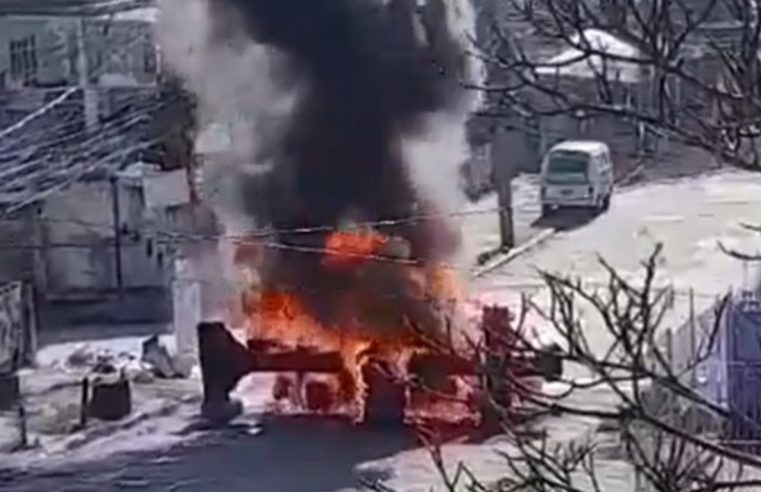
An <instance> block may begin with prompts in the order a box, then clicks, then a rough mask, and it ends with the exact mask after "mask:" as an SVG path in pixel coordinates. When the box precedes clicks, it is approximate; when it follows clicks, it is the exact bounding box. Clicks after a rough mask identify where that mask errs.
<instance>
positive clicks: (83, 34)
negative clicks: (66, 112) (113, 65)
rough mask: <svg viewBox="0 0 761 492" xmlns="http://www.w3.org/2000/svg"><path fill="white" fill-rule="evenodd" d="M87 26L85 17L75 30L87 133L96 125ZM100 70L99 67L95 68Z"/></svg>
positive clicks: (96, 111) (94, 91)
mask: <svg viewBox="0 0 761 492" xmlns="http://www.w3.org/2000/svg"><path fill="white" fill-rule="evenodd" d="M87 46H88V43H87V26H86V20H85V17H80V18H79V20H78V29H77V51H78V52H79V53H78V57H77V71H78V72H79V86H80V87H81V88H82V99H83V103H84V116H85V127H86V129H87V133H91V132H93V131H94V130H95V128H96V126H97V124H98V92H97V89H95V88H93V87H92V85H91V84H90V64H89V63H88V60H87ZM96 68H100V67H96Z"/></svg>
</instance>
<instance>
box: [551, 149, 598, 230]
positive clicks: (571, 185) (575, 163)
mask: <svg viewBox="0 0 761 492" xmlns="http://www.w3.org/2000/svg"><path fill="white" fill-rule="evenodd" d="M541 187H542V188H541V202H542V215H546V214H547V213H549V212H550V211H551V210H553V209H556V208H561V207H589V208H594V209H597V210H604V209H607V208H608V206H610V196H611V194H612V193H613V162H612V161H611V158H610V149H609V148H608V145H607V144H605V143H603V142H592V141H580V140H568V141H565V142H561V143H559V144H556V145H555V146H554V147H552V148H551V149H550V150H549V151H548V152H547V154H546V155H545V156H544V159H543V160H542V170H541Z"/></svg>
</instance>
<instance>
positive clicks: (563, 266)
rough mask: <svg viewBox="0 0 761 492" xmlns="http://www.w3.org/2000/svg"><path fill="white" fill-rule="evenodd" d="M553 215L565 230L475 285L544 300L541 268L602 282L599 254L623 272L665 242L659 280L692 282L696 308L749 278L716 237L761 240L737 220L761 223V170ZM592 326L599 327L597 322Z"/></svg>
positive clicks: (651, 187)
mask: <svg viewBox="0 0 761 492" xmlns="http://www.w3.org/2000/svg"><path fill="white" fill-rule="evenodd" d="M552 220H554V221H555V222H556V224H557V225H560V224H564V225H565V226H566V230H565V231H561V232H559V233H558V234H557V235H556V236H554V237H553V238H552V239H550V240H548V241H547V242H545V243H543V244H542V245H541V246H539V247H538V248H537V249H536V250H534V251H532V252H531V253H530V254H527V255H524V256H522V257H519V258H518V259H516V260H515V261H513V262H511V263H510V264H508V265H505V266H504V267H502V268H500V269H499V270H497V271H495V272H493V273H491V274H490V275H487V276H486V277H484V278H481V279H479V280H477V281H476V282H475V286H476V287H477V288H478V289H479V290H481V291H488V290H494V291H496V292H500V291H505V290H506V289H508V290H509V291H511V292H515V291H518V290H520V291H524V292H527V293H530V294H536V295H538V297H537V299H538V302H540V303H541V302H543V301H546V295H545V294H546V292H545V291H544V290H543V289H542V288H541V286H542V284H541V282H540V280H539V275H538V270H539V269H541V270H545V271H551V272H556V273H562V274H566V275H569V276H573V277H577V278H580V279H583V280H584V281H587V282H590V283H595V282H601V281H603V280H604V279H605V272H604V270H603V269H602V268H601V266H600V263H599V257H602V258H604V259H605V260H606V261H607V262H608V263H609V264H610V265H612V266H613V267H615V268H616V269H618V270H619V271H620V272H622V273H624V274H629V275H636V274H637V273H638V272H641V261H642V260H644V259H646V258H647V257H648V256H649V255H650V254H651V253H652V251H653V249H654V247H655V244H656V243H663V244H664V249H663V254H662V261H661V264H660V268H659V270H660V275H661V281H662V282H664V283H670V284H673V285H674V286H675V287H677V289H679V290H680V292H683V293H684V292H686V291H687V289H690V288H693V289H695V292H696V307H697V308H698V310H701V309H705V308H707V307H708V306H709V305H711V303H712V302H713V300H714V298H715V296H716V295H718V294H722V293H724V292H726V289H728V288H729V287H732V286H734V287H739V286H742V285H743V283H747V284H750V282H751V281H752V280H753V270H754V269H753V268H751V267H746V266H744V265H743V264H742V263H741V262H739V261H737V260H735V259H732V258H730V257H728V256H727V255H725V254H724V253H722V252H721V251H720V249H719V242H721V243H722V244H724V245H726V246H729V247H735V248H740V249H743V250H746V251H750V252H755V251H757V250H759V248H760V247H761V235H759V234H755V233H753V232H750V231H748V230H747V229H744V228H743V227H741V223H751V224H754V223H755V224H761V175H759V174H755V173H744V172H726V173H721V174H715V175H705V176H701V177H697V178H691V179H684V180H681V181H674V182H669V183H656V184H645V185H641V186H638V187H632V188H627V189H624V190H622V191H621V192H619V193H618V194H617V195H616V196H615V197H614V200H613V204H612V206H611V209H610V211H608V213H606V214H603V215H601V216H598V217H592V216H589V215H585V214H567V215H566V216H565V217H562V216H561V217H555V218H553V219H552ZM687 307H688V304H687V302H686V297H685V296H682V297H678V298H677V301H676V305H675V310H674V312H673V313H672V315H671V317H670V318H669V319H667V321H668V322H670V323H677V322H679V321H681V320H683V319H684V318H685V317H686V313H687ZM680 318H681V319H680ZM589 329H590V330H595V329H596V326H595V325H594V323H592V324H590V326H589ZM598 335H599V336H598ZM590 337H591V339H592V341H593V342H594V343H595V344H596V348H598V349H601V350H602V349H603V348H604V347H606V343H607V340H606V338H605V337H604V336H603V335H602V334H601V333H600V334H596V333H594V332H592V333H591V335H590Z"/></svg>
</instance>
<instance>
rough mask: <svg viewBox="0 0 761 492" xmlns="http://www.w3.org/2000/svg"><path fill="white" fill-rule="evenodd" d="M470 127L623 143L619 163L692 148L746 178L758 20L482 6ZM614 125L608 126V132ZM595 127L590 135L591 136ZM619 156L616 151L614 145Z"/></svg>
mask: <svg viewBox="0 0 761 492" xmlns="http://www.w3.org/2000/svg"><path fill="white" fill-rule="evenodd" d="M479 4H480V5H482V12H483V15H482V16H481V28H480V29H479V33H478V35H477V39H475V40H474V49H473V55H474V56H477V57H478V58H480V59H481V60H483V61H484V63H485V64H486V66H487V68H488V70H487V72H488V76H487V79H486V82H485V83H483V84H470V87H471V88H473V89H475V90H479V91H483V92H484V93H485V94H486V100H487V103H486V105H485V108H484V110H483V112H482V113H481V116H486V117H490V118H495V119H497V120H498V121H500V122H501V123H503V124H506V125H507V126H508V127H511V128H521V127H525V126H526V124H527V121H528V122H531V123H532V124H533V125H535V126H537V127H538V128H540V130H539V131H540V132H541V133H542V134H543V138H545V139H549V140H550V141H551V140H552V139H553V138H554V137H555V136H556V134H557V131H558V125H559V124H560V123H558V122H559V121H560V120H562V121H563V122H564V123H563V124H564V125H565V126H567V125H568V124H569V122H573V124H574V125H575V126H576V131H577V132H578V133H582V134H583V133H587V134H592V135H595V134H596V133H598V132H597V131H596V130H595V128H597V129H600V128H606V129H611V128H615V132H616V133H617V134H618V135H620V134H622V133H627V132H628V133H629V134H630V135H631V136H632V137H634V138H632V141H633V143H632V145H631V148H627V149H623V151H624V152H627V153H630V154H632V155H636V157H637V158H647V157H648V156H649V155H652V154H653V153H654V152H657V151H658V149H660V148H662V147H663V146H661V145H660V144H663V143H664V142H669V143H670V144H675V145H677V147H676V149H677V150H676V151H677V152H679V151H680V150H681V149H685V148H688V149H690V148H692V149H700V150H702V151H705V152H706V153H708V154H709V156H708V157H709V158H710V157H712V158H714V159H715V160H717V161H719V162H729V163H730V164H733V165H737V166H741V167H744V168H750V169H757V168H758V167H759V165H761V162H759V138H758V137H759V129H761V126H759V117H760V116H761V98H760V97H759V96H760V90H761V72H760V71H759V61H760V60H759V48H760V46H759V43H761V16H759V15H758V2H756V1H753V0H676V1H663V0H579V1H576V0H484V1H482V2H479ZM611 122H613V124H611ZM596 124H597V125H599V126H597V127H595V125H596ZM618 147H619V150H622V149H620V147H621V146H618Z"/></svg>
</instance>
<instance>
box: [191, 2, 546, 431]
mask: <svg viewBox="0 0 761 492" xmlns="http://www.w3.org/2000/svg"><path fill="white" fill-rule="evenodd" d="M455 1H456V0H427V1H426V2H424V3H423V4H422V5H419V3H420V2H417V1H414V0H387V1H386V0H214V1H210V2H209V16H210V18H212V25H213V26H214V28H213V29H212V31H213V32H212V34H211V37H212V38H213V42H215V43H228V44H229V45H230V46H238V45H240V44H241V41H240V38H241V33H242V35H243V37H244V38H245V40H246V42H249V43H251V44H254V45H257V46H260V47H264V49H265V50H266V52H267V53H268V54H270V55H271V61H272V63H271V66H272V67H275V68H274V69H273V71H272V78H273V79H274V80H275V81H276V82H278V83H277V84H275V85H276V86H278V87H282V90H284V91H291V92H292V94H293V98H292V101H293V104H292V105H291V106H289V113H288V114H287V115H286V116H287V117H286V118H285V119H284V121H281V120H278V126H277V129H278V131H270V132H267V135H266V136H265V135H263V134H257V135H255V136H252V139H253V140H256V141H257V145H254V147H256V148H257V149H258V150H259V152H252V154H251V155H250V160H251V163H252V165H254V166H256V165H259V166H260V167H261V168H266V169H268V171H267V172H266V173H264V176H263V177H262V176H261V173H260V174H259V175H258V178H257V181H256V182H253V181H249V180H247V178H246V177H245V176H241V177H240V179H239V188H240V195H241V196H242V199H243V200H242V201H243V202H244V206H243V208H244V209H245V210H244V213H245V214H246V215H247V216H250V217H251V218H252V222H255V223H256V225H257V228H258V231H257V232H256V233H254V232H252V233H251V234H249V237H245V238H243V239H242V240H241V241H240V244H239V245H238V252H239V255H238V263H239V268H240V269H246V270H250V271H251V272H255V276H256V278H257V279H258V280H257V282H256V283H255V284H252V285H251V286H250V288H247V289H246V290H245V292H243V293H242V299H241V303H242V305H243V312H244V313H245V324H246V337H245V338H246V340H245V341H244V342H239V341H238V340H236V339H235V337H234V336H233V335H232V334H231V332H230V331H228V329H227V327H225V326H224V325H223V324H221V323H216V322H210V323H202V324H201V325H200V326H199V328H198V329H199V340H200V356H201V365H202V372H203V378H204V389H205V402H204V414H205V415H206V416H207V417H209V418H212V419H215V420H216V419H221V420H225V419H226V418H229V417H230V416H232V415H234V414H235V413H237V411H239V408H238V406H237V405H235V404H234V403H233V402H232V401H231V399H230V392H231V391H232V390H233V389H234V388H235V386H236V384H237V383H238V381H239V380H240V379H241V378H242V377H243V376H244V375H246V374H249V373H251V372H274V373H279V377H278V378H277V379H276V382H275V383H274V387H273V400H276V401H280V402H281V403H282V404H283V405H281V408H280V410H279V411H283V412H288V411H301V412H307V413H314V414H333V413H340V414H344V415H347V416H350V417H351V418H352V419H354V420H355V421H357V422H365V423H380V422H385V423H396V424H400V423H402V422H405V421H416V420H417V421H420V420H426V419H428V420H430V419H439V420H441V419H446V418H450V417H457V418H460V417H463V418H464V416H473V415H476V417H474V418H475V419H476V420H478V418H480V417H479V415H480V416H483V415H484V410H485V409H487V408H491V407H493V406H494V405H487V404H485V403H484V401H486V400H489V401H492V400H496V401H497V402H499V403H500V404H501V406H505V407H510V405H511V404H512V401H513V400H514V399H515V398H516V397H517V396H518V395H520V394H521V393H522V392H523V393H524V394H527V393H526V391H523V389H521V388H524V389H526V390H527V391H528V388H529V387H530V386H531V380H532V378H533V377H534V376H536V375H544V376H546V377H550V378H552V377H557V376H558V374H559V371H560V357H559V355H558V354H556V353H550V352H548V351H543V350H535V348H534V347H531V345H530V344H529V343H528V342H527V341H526V340H525V339H524V338H525V337H523V336H522V335H521V333H520V332H519V330H516V329H514V328H513V327H512V325H511V323H512V316H511V313H510V312H509V310H508V309H506V308H503V307H499V306H491V305H486V306H481V305H479V304H478V303H477V302H473V301H470V300H468V298H467V296H466V295H465V293H464V292H462V290H463V289H462V287H461V282H460V281H459V280H458V268H456V267H455V266H453V265H452V261H451V259H452V257H453V256H454V255H455V253H457V252H458V250H459V248H460V237H459V230H458V228H457V227H455V226H454V224H452V223H451V221H450V219H451V217H450V216H449V215H447V214H446V213H444V212H443V210H445V208H444V207H442V206H441V204H439V203H438V202H437V200H436V199H434V198H433V194H431V193H428V192H426V187H425V186H422V185H423V184H425V183H421V182H420V180H419V179H417V180H416V179H415V178H413V173H412V171H411V169H412V168H411V166H410V162H409V157H408V154H407V153H406V152H405V143H406V142H407V141H409V140H411V139H413V140H414V139H415V138H417V137H421V136H425V135H426V134H430V133H431V132H433V131H435V129H434V128H432V125H431V121H432V117H433V116H436V115H449V116H450V119H451V117H454V116H455V115H460V114H461V113H462V112H463V111H462V109H463V107H464V103H463V100H464V95H463V91H462V90H461V87H462V84H461V81H462V79H463V78H465V76H466V73H467V72H468V70H469V60H468V58H467V57H466V56H465V54H464V50H463V49H462V45H461V43H459V42H458V41H456V40H455V39H453V37H452V35H451V33H452V30H451V29H449V28H448V27H447V26H448V25H449V23H448V19H449V17H450V14H451V12H450V11H451V10H452V9H451V5H450V4H452V3H453V2H455ZM231 13H232V15H231ZM231 19H233V20H234V21H235V23H238V24H239V25H237V24H236V25H237V27H239V29H236V28H234V26H233V25H232V23H233V22H232V21H231ZM248 116H250V117H251V119H253V120H255V119H256V118H257V115H248ZM262 140H266V141H262ZM426 165H427V166H428V168H427V170H426V173H428V174H429V175H433V174H441V173H445V172H447V171H446V170H445V169H444V168H443V167H442V168H441V169H440V170H437V169H436V166H437V163H436V162H428V163H426ZM455 174H456V173H455ZM453 179H454V180H456V176H454V177H453ZM482 420H483V419H482Z"/></svg>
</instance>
